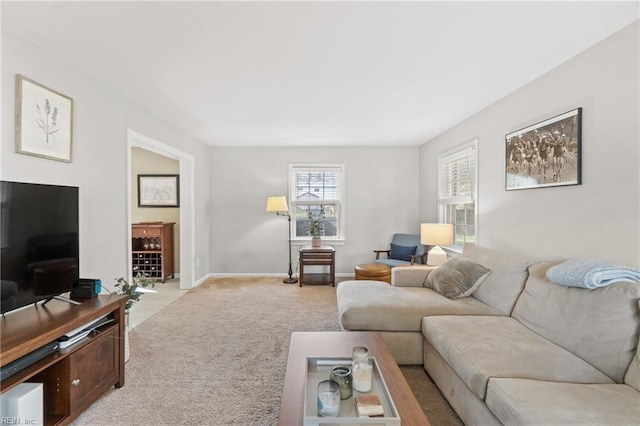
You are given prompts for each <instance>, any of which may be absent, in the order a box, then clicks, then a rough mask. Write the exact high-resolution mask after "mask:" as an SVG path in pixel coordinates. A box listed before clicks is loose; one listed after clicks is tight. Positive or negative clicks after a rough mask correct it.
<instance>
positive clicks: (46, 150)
mask: <svg viewBox="0 0 640 426" xmlns="http://www.w3.org/2000/svg"><path fill="white" fill-rule="evenodd" d="M72 141H73V99H71V98H70V97H68V96H66V95H63V94H62V93H59V92H56V91H55V90H53V89H50V88H48V87H46V86H43V85H42V84H40V83H37V82H35V81H33V80H30V79H28V78H26V77H25V76H23V75H20V74H17V75H16V152H18V153H20V154H27V155H34V156H36V157H42V158H47V159H50V160H57V161H65V162H67V163H70V162H71V144H72Z"/></svg>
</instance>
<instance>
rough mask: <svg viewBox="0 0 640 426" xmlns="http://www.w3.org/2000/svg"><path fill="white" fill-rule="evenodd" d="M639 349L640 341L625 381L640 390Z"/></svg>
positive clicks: (639, 303) (639, 305)
mask: <svg viewBox="0 0 640 426" xmlns="http://www.w3.org/2000/svg"><path fill="white" fill-rule="evenodd" d="M638 307H639V308H640V301H638ZM639 312H640V309H639ZM638 351H640V342H638V347H637V348H636V353H635V355H634V356H633V359H632V360H631V364H630V365H629V368H628V369H627V374H625V375H624V382H625V383H626V384H628V385H629V386H631V387H632V388H634V389H635V390H637V391H639V392H640V354H639V353H638Z"/></svg>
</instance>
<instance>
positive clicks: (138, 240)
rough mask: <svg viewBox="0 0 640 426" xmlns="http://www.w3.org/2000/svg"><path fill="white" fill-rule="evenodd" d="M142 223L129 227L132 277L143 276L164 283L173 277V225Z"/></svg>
mask: <svg viewBox="0 0 640 426" xmlns="http://www.w3.org/2000/svg"><path fill="white" fill-rule="evenodd" d="M174 224H175V223H173V222H171V223H163V222H142V223H134V224H132V225H131V236H132V239H131V248H132V252H131V266H132V268H133V275H134V276H135V275H136V274H137V273H138V272H142V273H144V274H145V275H147V276H149V277H151V278H156V279H159V280H160V281H161V282H164V281H165V280H166V279H167V278H173V277H174V267H173V225H174Z"/></svg>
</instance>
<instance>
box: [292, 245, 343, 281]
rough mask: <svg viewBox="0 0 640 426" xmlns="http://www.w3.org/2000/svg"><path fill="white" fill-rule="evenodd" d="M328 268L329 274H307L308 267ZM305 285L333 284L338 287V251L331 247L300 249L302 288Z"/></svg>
mask: <svg viewBox="0 0 640 426" xmlns="http://www.w3.org/2000/svg"><path fill="white" fill-rule="evenodd" d="M312 265H319V266H328V267H329V273H312V274H309V273H307V274H305V273H304V268H305V267H307V266H312ZM302 283H305V284H331V285H332V286H333V287H335V285H336V249H334V248H333V247H330V246H320V247H310V246H307V247H302V248H301V249H300V287H302Z"/></svg>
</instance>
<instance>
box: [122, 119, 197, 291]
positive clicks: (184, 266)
mask: <svg viewBox="0 0 640 426" xmlns="http://www.w3.org/2000/svg"><path fill="white" fill-rule="evenodd" d="M127 139H128V143H127V175H128V179H127V194H128V197H127V199H128V200H129V206H128V209H127V215H128V221H127V224H128V230H127V235H128V238H127V244H128V252H127V253H131V250H132V247H131V224H132V223H133V220H132V210H133V205H132V204H133V202H132V197H133V194H132V192H133V191H132V188H133V186H132V185H137V176H134V175H133V173H132V153H133V150H134V149H135V148H142V149H144V150H146V151H150V152H152V153H155V154H159V155H162V156H164V157H167V158H169V159H173V160H176V161H177V162H178V174H179V176H180V179H179V182H180V184H179V185H180V186H179V193H180V209H179V223H180V232H179V239H178V240H177V241H175V242H174V244H175V245H176V246H177V247H179V253H180V254H179V261H178V262H176V263H177V264H178V265H177V266H178V268H177V269H178V270H179V271H180V289H182V290H188V289H190V288H193V287H194V284H195V283H194V276H195V270H194V266H195V264H194V262H193V256H194V252H195V235H194V210H195V209H194V206H193V203H194V200H195V197H194V157H193V156H192V155H190V154H187V153H185V152H183V151H180V150H179V149H176V148H174V147H172V146H169V145H166V144H164V143H162V142H158V141H156V140H154V139H151V138H149V137H147V136H144V135H142V134H140V133H138V132H135V131H133V130H128V132H127ZM131 263H132V262H131V256H128V266H129V268H128V270H129V272H130V278H132V274H131V272H132V264H131Z"/></svg>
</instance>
